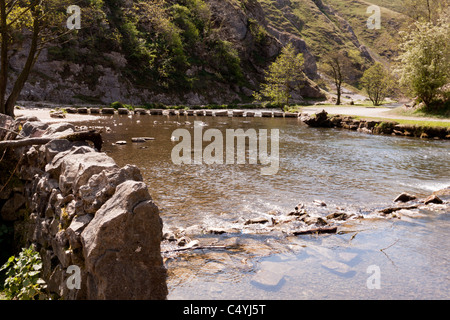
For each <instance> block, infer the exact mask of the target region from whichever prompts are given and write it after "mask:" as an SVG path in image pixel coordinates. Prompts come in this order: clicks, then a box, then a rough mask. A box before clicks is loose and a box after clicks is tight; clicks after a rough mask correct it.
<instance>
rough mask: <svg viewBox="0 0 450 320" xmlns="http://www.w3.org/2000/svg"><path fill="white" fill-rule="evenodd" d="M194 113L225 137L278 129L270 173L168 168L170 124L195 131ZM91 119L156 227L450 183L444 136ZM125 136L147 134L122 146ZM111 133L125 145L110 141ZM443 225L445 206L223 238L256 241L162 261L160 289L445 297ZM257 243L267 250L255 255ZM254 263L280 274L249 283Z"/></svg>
mask: <svg viewBox="0 0 450 320" xmlns="http://www.w3.org/2000/svg"><path fill="white" fill-rule="evenodd" d="M196 120H197V121H203V122H204V125H205V126H204V127H203V130H204V131H205V130H208V129H212V128H213V129H219V130H221V131H222V132H223V133H224V137H225V130H226V129H230V128H232V129H239V128H241V129H244V130H246V129H250V128H253V129H256V130H259V129H269V135H270V130H271V129H279V130H280V169H279V171H278V173H277V174H276V175H273V176H263V175H261V171H260V169H261V167H262V165H260V164H258V165H250V164H245V165H233V164H223V165H205V164H202V165H174V164H173V162H172V160H171V152H172V149H173V147H174V146H175V145H176V144H177V143H178V142H173V141H171V136H172V133H173V131H174V130H176V129H180V128H185V129H188V130H189V131H190V132H191V133H192V136H193V132H194V129H193V127H194V121H196ZM186 121H187V122H186ZM88 124H89V125H96V126H97V125H100V126H107V127H111V129H112V132H110V133H106V134H104V140H105V146H104V151H106V152H107V153H108V154H109V155H110V156H111V157H113V158H114V159H115V160H116V162H117V163H118V164H119V165H121V166H123V165H126V164H134V165H137V166H138V167H139V168H140V169H141V172H142V175H143V177H144V180H145V182H146V183H147V184H148V186H149V190H150V193H151V195H152V197H153V199H154V200H155V202H156V203H157V204H158V206H159V208H160V211H161V217H162V219H163V221H164V224H165V228H169V227H176V226H180V227H188V226H190V225H194V224H201V225H210V226H226V225H227V224H228V223H231V222H232V221H235V220H236V219H239V218H251V217H256V216H259V215H261V214H267V212H269V211H272V210H276V211H281V212H288V211H290V210H292V209H293V208H294V207H295V206H296V205H297V203H299V202H305V203H309V202H311V201H313V200H315V199H320V200H322V201H324V202H326V203H327V204H329V205H330V204H331V205H334V206H340V207H344V208H353V210H359V211H360V212H361V213H365V212H370V211H371V210H373V209H374V208H379V207H383V206H386V205H389V204H391V203H392V199H393V198H394V197H395V196H396V195H397V194H399V193H400V192H403V191H407V192H409V193H413V194H416V195H417V196H419V197H424V196H427V195H429V194H430V193H431V192H432V191H435V190H438V189H442V188H444V187H446V186H448V185H450V143H449V142H448V141H434V140H420V139H412V138H403V137H391V136H377V135H366V134H361V133H357V132H352V131H347V130H338V129H316V128H309V127H307V126H305V125H303V124H302V123H301V122H300V121H299V120H298V119H292V118H286V119H283V118H270V119H268V118H259V117H257V118H223V117H187V116H182V117H178V116H171V117H166V116H133V117H127V116H114V117H101V118H99V120H98V121H94V122H90V123H88ZM132 137H152V138H155V140H153V141H148V142H146V143H131V138H132ZM118 140H126V141H127V142H128V144H127V145H123V146H119V145H113V143H114V142H116V141H118ZM207 144H208V143H205V144H204V145H207ZM269 150H270V148H269ZM449 228H450V218H449V215H448V214H443V215H436V214H432V215H424V216H421V217H414V218H411V219H406V220H405V219H402V220H399V219H390V220H384V219H383V220H376V221H374V220H370V221H364V220H358V221H354V222H351V223H348V225H346V226H345V227H344V229H345V230H347V231H349V233H344V234H337V235H329V236H319V237H317V236H302V237H277V236H273V237H271V236H266V235H261V236H259V235H236V234H233V235H231V236H222V237H221V239H222V240H223V239H226V238H229V237H239V236H242V237H245V238H246V239H247V240H248V241H247V245H248V246H250V245H251V243H254V245H255V247H258V248H259V249H258V250H255V252H254V253H253V254H252V253H251V251H248V250H247V251H246V252H245V253H243V252H239V251H236V252H223V251H219V252H203V253H202V252H196V253H192V254H190V255H184V256H181V257H180V258H178V259H176V260H174V261H169V262H167V267H168V274H169V278H168V286H169V291H170V293H169V297H168V298H169V299H211V298H213V299H323V298H324V299H366V298H375V299H391V298H400V299H401V298H415V299H422V298H425V299H430V298H436V299H448V298H450V293H449V287H450V276H449V274H450V273H449V271H450V270H449V269H450V267H449V257H450V253H449V252H450V245H449V243H448V234H449V231H448V230H449ZM219 240H220V239H219ZM261 246H263V249H262V250H263V251H264V248H265V249H266V252H265V253H264V254H261V255H259V253H261ZM381 249H385V250H381ZM267 251H268V252H267ZM249 252H250V253H249ZM372 265H376V266H377V267H379V269H380V272H381V278H380V285H381V286H380V289H369V288H368V286H367V279H368V278H369V277H370V276H371V275H372V274H371V273H368V272H367V271H368V267H369V266H372ZM262 272H266V273H267V274H269V275H270V274H271V272H272V273H275V274H277V275H278V277H279V281H278V282H277V281H275V282H276V283H275V285H273V286H270V285H269V286H265V285H260V284H258V283H257V281H255V279H256V280H257V276H258V274H260V273H262ZM255 277H256V278H255ZM275 278H276V277H275Z"/></svg>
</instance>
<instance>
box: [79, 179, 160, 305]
mask: <svg viewBox="0 0 450 320" xmlns="http://www.w3.org/2000/svg"><path fill="white" fill-rule="evenodd" d="M161 236H162V225H161V221H160V218H159V210H158V208H157V206H156V205H155V204H154V203H153V202H152V201H151V197H150V195H149V193H148V190H147V186H146V185H145V183H143V182H137V181H125V182H123V183H122V184H120V185H119V186H118V187H117V188H116V192H115V194H114V196H113V197H112V198H111V199H109V200H108V201H107V202H106V203H105V204H104V205H103V206H102V207H101V208H100V209H99V210H98V211H97V213H96V215H95V217H94V219H93V220H92V221H91V222H90V223H89V225H88V226H87V227H86V229H84V231H83V232H82V233H81V241H82V244H83V255H84V258H85V263H86V271H87V298H88V299H108V300H109V299H127V300H129V299H131V300H133V299H165V297H166V295H167V286H166V283H165V269H164V267H163V264H162V259H161V253H160V240H161Z"/></svg>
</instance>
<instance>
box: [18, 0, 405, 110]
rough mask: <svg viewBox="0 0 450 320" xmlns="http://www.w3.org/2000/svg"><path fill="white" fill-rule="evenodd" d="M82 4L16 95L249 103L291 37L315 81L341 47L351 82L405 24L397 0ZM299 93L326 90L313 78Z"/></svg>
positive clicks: (386, 59)
mask: <svg viewBox="0 0 450 320" xmlns="http://www.w3.org/2000/svg"><path fill="white" fill-rule="evenodd" d="M92 3H95V5H92ZM371 4H376V5H379V6H381V19H382V20H381V26H382V28H381V29H380V30H369V29H368V28H367V26H366V21H367V19H368V17H369V16H370V14H368V13H366V10H367V8H368V7H369V6H370V5H371ZM79 5H80V7H82V9H84V11H83V12H82V25H83V26H84V27H83V28H82V29H81V30H80V31H79V32H78V35H77V36H76V37H74V38H73V39H63V40H64V41H65V43H63V44H55V45H54V46H52V47H51V48H49V49H48V50H45V51H44V52H43V54H42V55H41V57H40V59H39V61H38V62H37V64H36V67H35V70H34V72H33V74H32V76H31V78H30V81H29V83H28V84H27V85H26V87H25V89H24V91H23V94H22V96H21V99H22V100H36V101H43V100H45V101H51V102H60V103H83V102H88V103H111V102H113V101H122V102H127V103H133V104H143V103H152V102H163V103H167V104H205V103H218V104H219V103H220V104H221V103H240V102H249V101H252V99H253V98H252V92H253V91H254V90H257V89H258V88H259V85H260V83H261V81H263V78H264V70H266V69H267V67H268V66H269V65H270V63H271V62H273V61H274V59H275V58H276V56H277V55H278V53H279V52H280V50H281V48H282V47H283V46H284V45H285V44H287V43H288V42H291V43H293V44H294V46H295V47H296V48H297V49H298V50H299V51H300V52H302V53H303V55H304V57H305V66H304V70H303V71H304V72H305V73H306V74H307V75H308V77H309V78H310V79H311V80H316V81H317V80H318V79H319V74H320V71H321V68H322V63H323V60H324V58H325V57H326V56H327V55H328V54H329V53H331V52H334V51H337V50H340V49H344V50H345V51H346V52H347V53H348V56H349V57H350V59H351V60H352V62H353V66H354V68H355V77H354V79H353V80H354V83H353V84H354V85H357V82H358V78H359V76H360V75H361V74H362V72H363V70H365V69H366V68H367V67H368V66H369V65H370V64H371V63H373V60H379V61H382V62H383V63H385V64H389V63H391V62H392V60H393V59H394V58H395V57H396V55H397V50H398V42H399V35H398V32H399V30H401V29H402V28H404V27H405V26H406V25H407V24H408V23H409V22H408V20H407V19H406V17H405V16H403V15H402V14H401V13H399V11H401V1H400V0H392V1H390V0H371V1H370V2H367V1H362V0H166V1H136V0H135V1H130V0H104V1H101V0H96V1H90V0H80V1H79ZM87 8H89V10H88V9H87ZM146 10H147V11H146ZM25 48H26V46H25ZM23 60H24V56H23V55H21V53H18V54H17V55H16V56H15V57H14V59H12V61H11V69H12V70H18V69H19V67H20V64H21V63H23ZM300 94H301V95H302V96H303V97H313V98H318V97H321V96H322V95H323V94H322V93H321V91H320V90H319V88H318V87H317V86H316V85H315V84H314V83H313V82H311V81H310V82H308V83H307V85H306V86H305V87H304V88H303V90H302V92H300Z"/></svg>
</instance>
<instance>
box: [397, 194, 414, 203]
mask: <svg viewBox="0 0 450 320" xmlns="http://www.w3.org/2000/svg"><path fill="white" fill-rule="evenodd" d="M416 199H417V197H416V196H414V195H412V194H409V193H406V192H403V193H401V194H399V195H398V196H397V197H396V198H395V199H394V202H408V201H412V200H416Z"/></svg>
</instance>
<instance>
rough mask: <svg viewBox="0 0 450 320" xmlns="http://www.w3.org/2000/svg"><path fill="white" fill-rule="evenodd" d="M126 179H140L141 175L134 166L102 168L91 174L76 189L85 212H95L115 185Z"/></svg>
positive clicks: (111, 192) (112, 191)
mask: <svg viewBox="0 0 450 320" xmlns="http://www.w3.org/2000/svg"><path fill="white" fill-rule="evenodd" d="M126 180H134V181H142V180H143V178H142V175H141V173H140V171H139V169H138V168H137V167H136V166H132V165H126V166H125V167H123V168H120V169H117V168H114V169H113V170H109V169H106V170H103V171H102V172H100V173H98V174H95V175H93V176H92V177H90V178H89V180H88V182H87V183H86V184H85V185H83V186H81V187H80V188H79V190H78V196H79V198H80V199H81V201H82V203H83V209H84V212H85V213H95V212H96V211H97V210H98V209H100V207H101V206H102V205H103V204H104V203H105V202H106V201H107V200H108V199H109V198H110V197H111V196H112V195H113V194H114V192H115V190H116V186H118V185H119V184H121V183H122V182H124V181H126Z"/></svg>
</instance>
